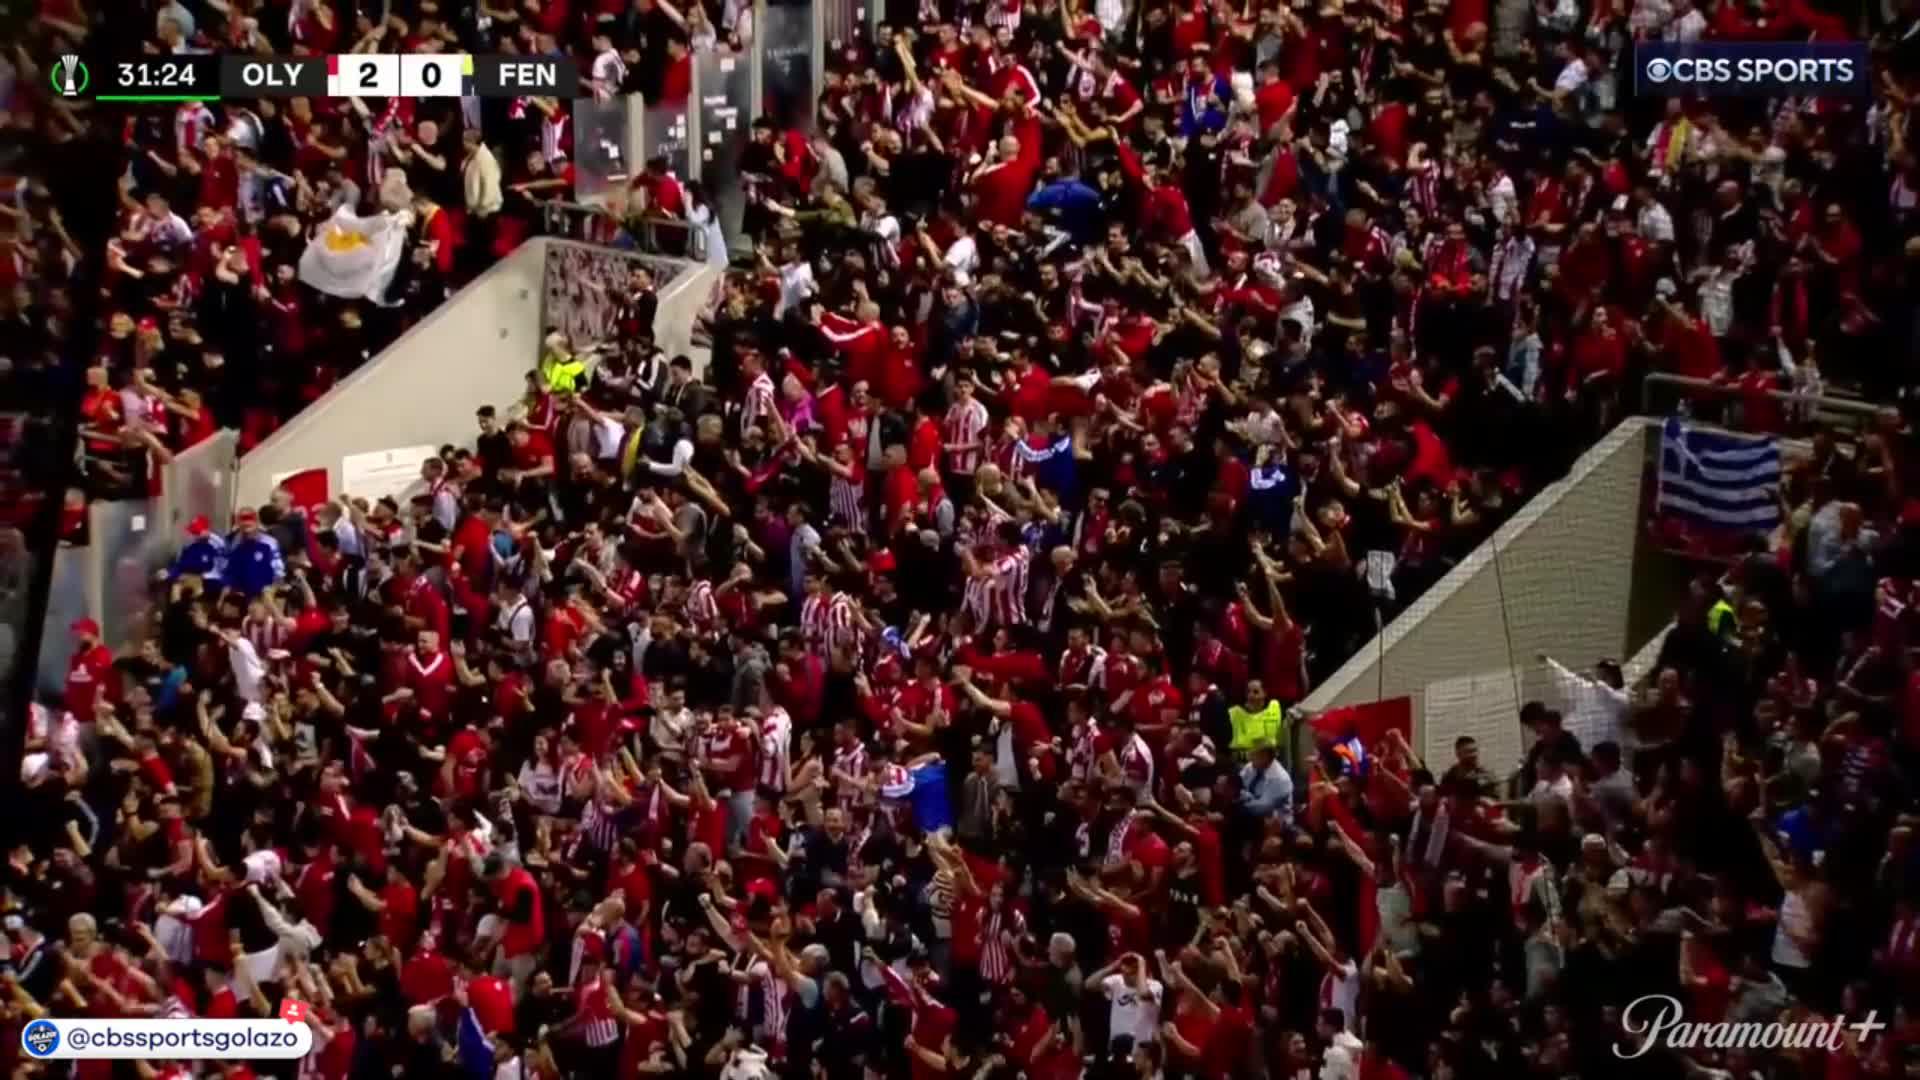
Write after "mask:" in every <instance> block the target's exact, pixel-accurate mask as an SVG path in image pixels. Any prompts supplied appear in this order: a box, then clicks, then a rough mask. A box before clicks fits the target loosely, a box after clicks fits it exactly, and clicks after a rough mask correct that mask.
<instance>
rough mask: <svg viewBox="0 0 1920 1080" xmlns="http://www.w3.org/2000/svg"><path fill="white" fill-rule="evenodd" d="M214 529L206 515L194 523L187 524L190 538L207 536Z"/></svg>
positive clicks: (195, 519) (200, 516)
mask: <svg viewBox="0 0 1920 1080" xmlns="http://www.w3.org/2000/svg"><path fill="white" fill-rule="evenodd" d="M212 529H213V525H212V523H211V522H209V521H208V520H207V515H205V514H201V515H199V516H198V517H196V518H194V519H193V520H192V521H189V522H187V535H188V536H205V535H207V533H208V532H210V531H212Z"/></svg>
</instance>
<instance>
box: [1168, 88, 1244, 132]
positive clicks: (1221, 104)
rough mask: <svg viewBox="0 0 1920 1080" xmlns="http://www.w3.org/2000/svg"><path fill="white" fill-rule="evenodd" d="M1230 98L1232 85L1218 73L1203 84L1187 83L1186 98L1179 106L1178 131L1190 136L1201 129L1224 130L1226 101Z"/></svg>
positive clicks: (1231, 98)
mask: <svg viewBox="0 0 1920 1080" xmlns="http://www.w3.org/2000/svg"><path fill="white" fill-rule="evenodd" d="M1209 93H1211V94H1212V97H1211V98H1209V97H1208V94H1209ZM1232 100H1233V87H1232V86H1230V85H1228V83H1227V80H1225V79H1223V78H1221V77H1220V76H1218V75H1215V76H1214V77H1213V81H1212V82H1211V83H1208V84H1206V85H1204V86H1195V85H1193V84H1192V83H1188V84H1187V96H1186V100H1185V101H1184V102H1183V103H1182V104H1181V106H1180V133H1181V134H1182V135H1185V136H1187V137H1188V138H1192V137H1193V136H1195V135H1198V134H1200V133H1201V132H1203V131H1211V132H1214V133H1216V134H1217V133H1219V132H1221V131H1223V130H1225V129H1226V126H1227V102H1229V101H1232Z"/></svg>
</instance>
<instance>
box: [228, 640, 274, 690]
mask: <svg viewBox="0 0 1920 1080" xmlns="http://www.w3.org/2000/svg"><path fill="white" fill-rule="evenodd" d="M227 661H228V663H229V664H231V665H232V667H233V686H234V689H235V690H238V691H239V692H240V697H241V699H242V700H244V701H255V702H257V701H259V700H260V683H261V680H263V679H265V678H266V677H267V665H266V662H265V661H263V660H261V659H260V654H259V653H258V652H256V651H254V648H253V642H252V641H250V640H248V639H247V638H244V637H236V638H234V639H233V642H232V643H231V644H229V645H228V646H227Z"/></svg>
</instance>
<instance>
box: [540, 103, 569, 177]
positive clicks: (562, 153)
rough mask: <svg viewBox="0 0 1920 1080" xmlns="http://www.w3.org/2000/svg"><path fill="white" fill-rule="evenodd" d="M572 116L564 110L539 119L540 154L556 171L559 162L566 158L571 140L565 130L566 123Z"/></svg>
mask: <svg viewBox="0 0 1920 1080" xmlns="http://www.w3.org/2000/svg"><path fill="white" fill-rule="evenodd" d="M571 119H572V118H571V117H569V116H568V115H567V114H566V113H564V112H557V111H556V112H554V113H553V114H552V115H550V116H548V117H547V118H546V119H545V120H542V121H540V156H541V157H544V158H546V159H547V164H548V166H550V167H552V168H553V169H554V170H556V171H558V170H559V168H560V162H562V161H564V160H566V158H567V155H568V148H569V146H570V145H571V144H572V142H573V138H572V135H571V134H570V133H569V132H568V131H567V123H568V121H569V120H571Z"/></svg>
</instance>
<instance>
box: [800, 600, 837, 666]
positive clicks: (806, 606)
mask: <svg viewBox="0 0 1920 1080" xmlns="http://www.w3.org/2000/svg"><path fill="white" fill-rule="evenodd" d="M832 608H833V597H831V596H828V595H827V594H826V593H824V592H817V593H812V594H810V595H808V597H807V598H806V599H805V600H802V601H801V602H800V637H801V640H803V641H805V642H806V644H807V651H808V652H810V653H813V654H815V655H817V656H825V655H826V654H827V636H828V633H829V629H828V628H829V626H830V625H831V621H832V614H831V612H832Z"/></svg>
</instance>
